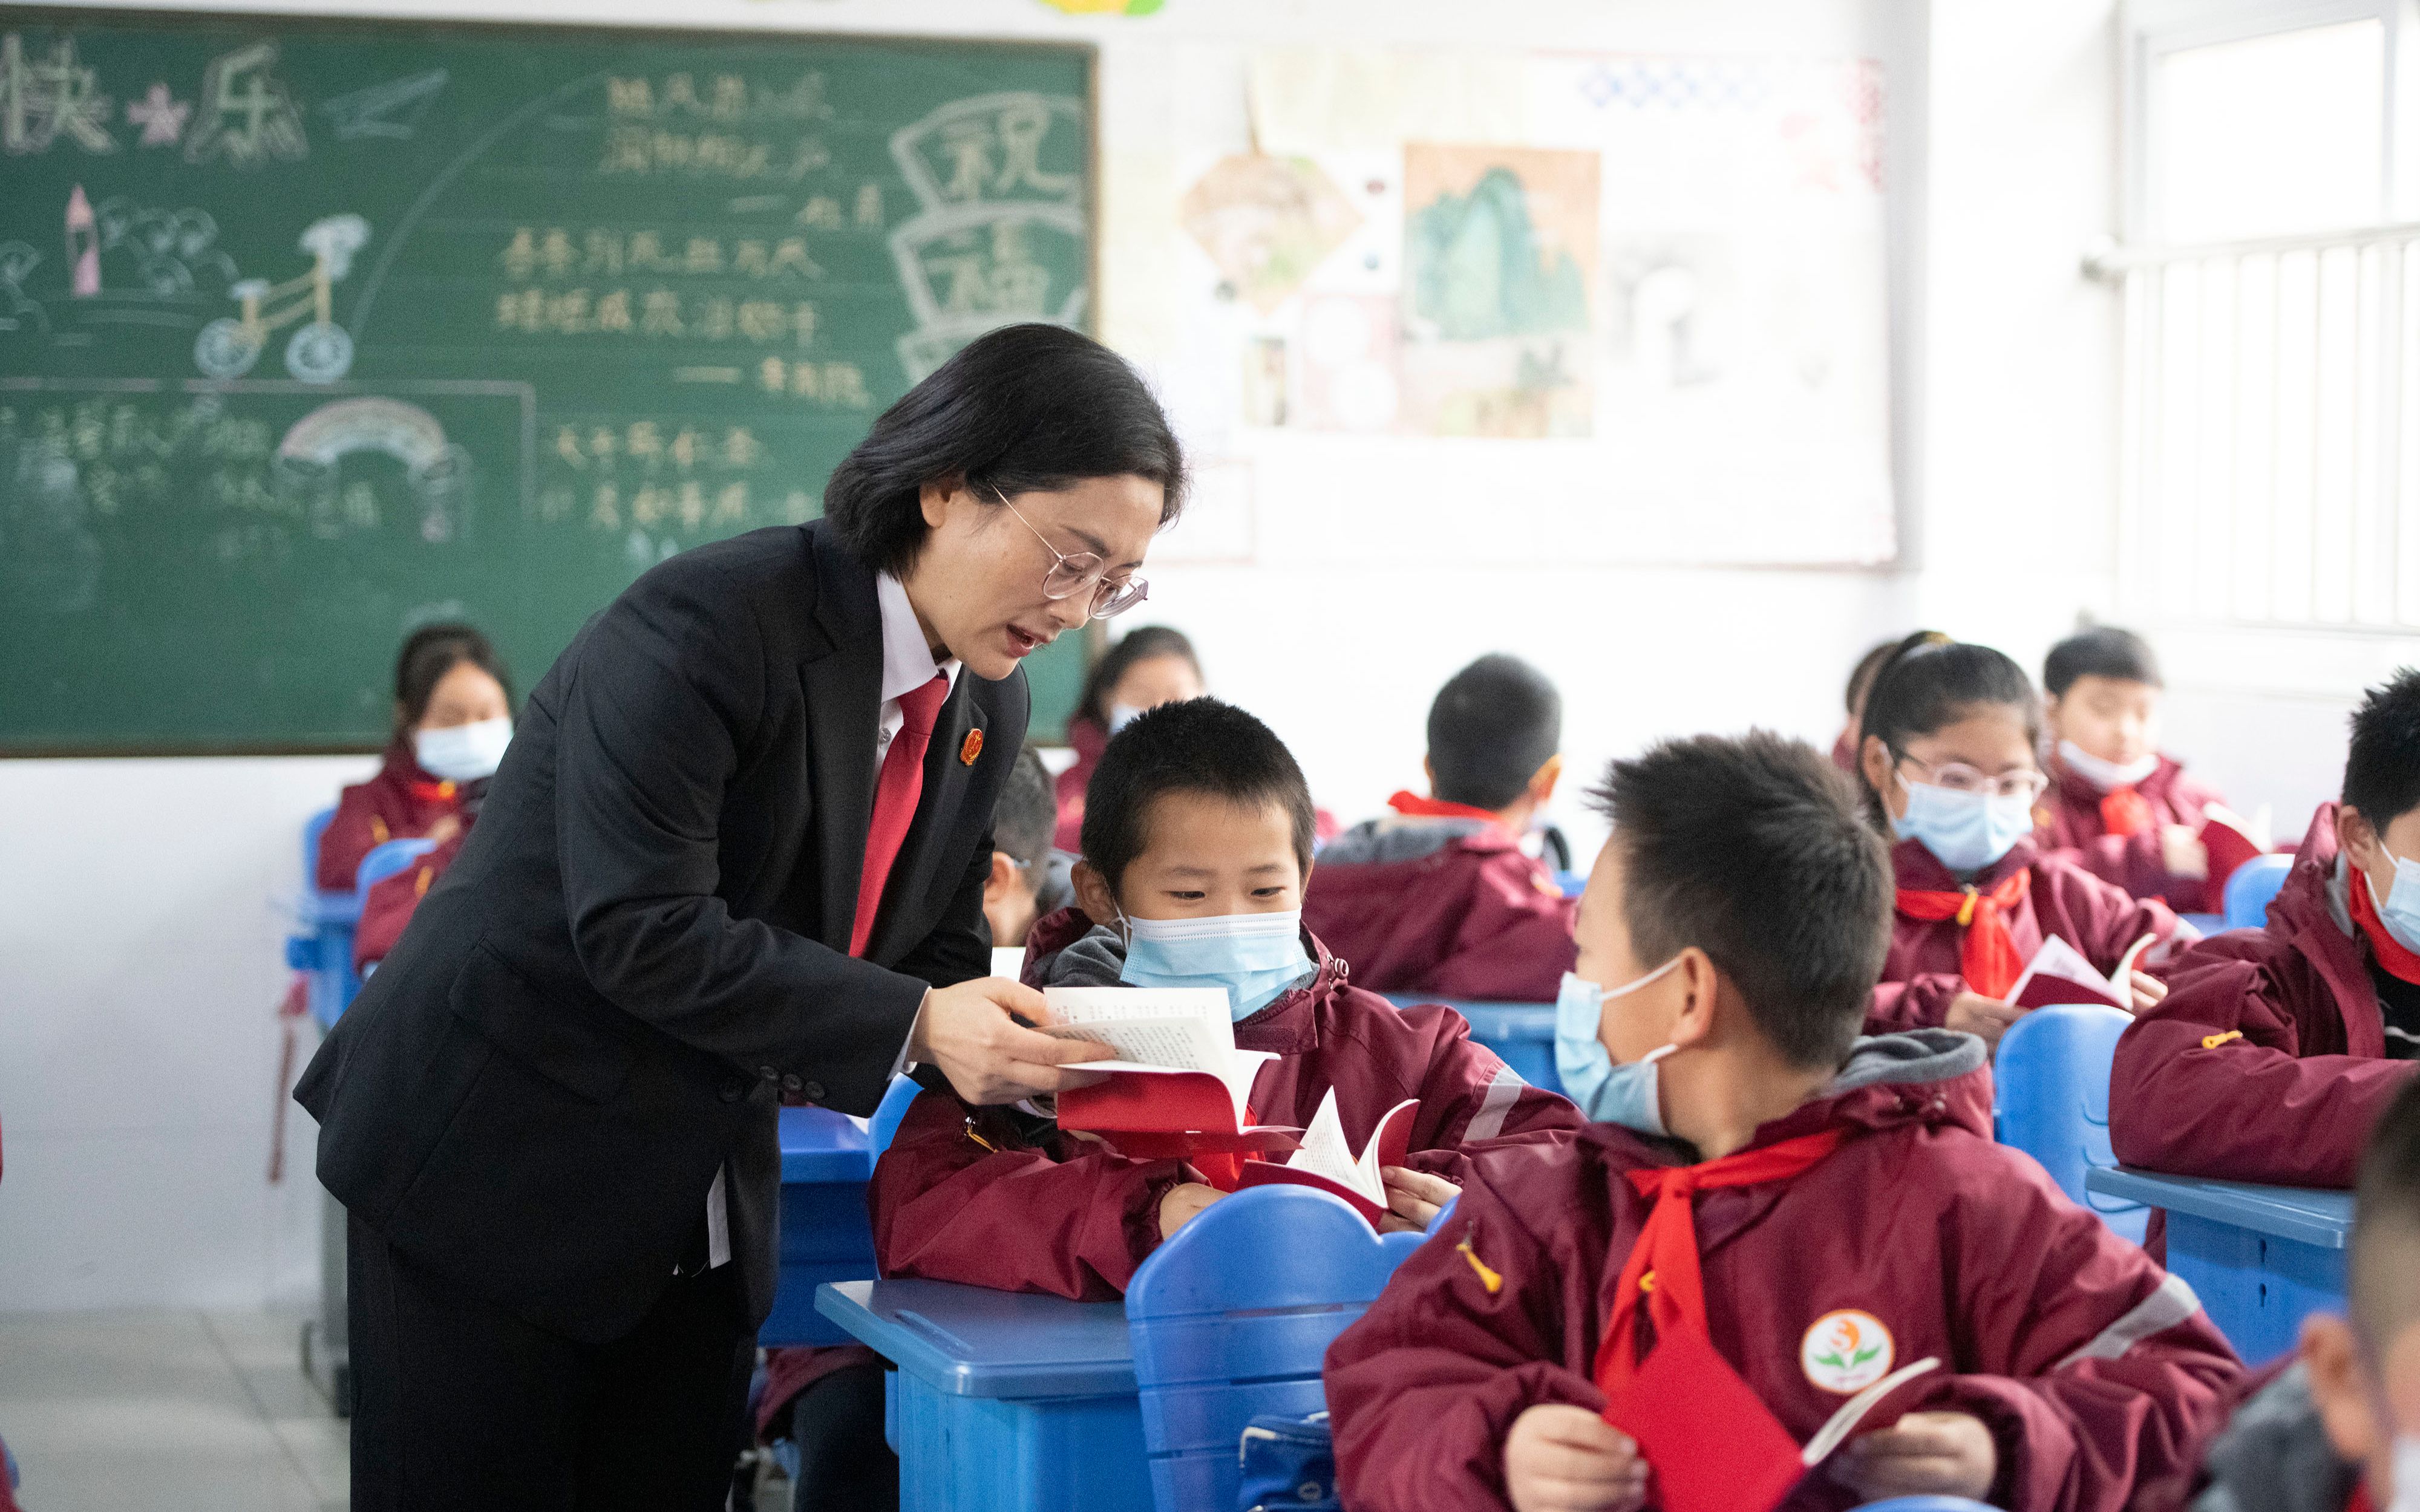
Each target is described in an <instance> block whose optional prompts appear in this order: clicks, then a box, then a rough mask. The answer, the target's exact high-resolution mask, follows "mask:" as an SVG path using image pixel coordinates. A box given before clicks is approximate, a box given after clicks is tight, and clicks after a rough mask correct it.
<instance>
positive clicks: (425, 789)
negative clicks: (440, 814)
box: [403, 779, 462, 803]
mask: <svg viewBox="0 0 2420 1512" xmlns="http://www.w3.org/2000/svg"><path fill="white" fill-rule="evenodd" d="M403 788H404V791H405V792H407V793H409V794H411V795H412V796H413V797H414V798H417V799H419V800H420V801H421V802H422V803H451V802H453V801H454V798H455V795H458V794H459V793H460V792H461V791H462V789H461V784H459V783H458V782H455V781H452V780H450V779H448V780H443V781H437V782H421V781H416V780H415V781H411V782H406V783H405V784H404V785H403Z"/></svg>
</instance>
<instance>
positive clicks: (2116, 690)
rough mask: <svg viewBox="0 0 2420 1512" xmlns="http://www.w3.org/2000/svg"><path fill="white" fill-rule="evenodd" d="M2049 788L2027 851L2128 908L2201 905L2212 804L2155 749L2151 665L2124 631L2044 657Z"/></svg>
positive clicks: (2140, 642) (2109, 628) (2107, 628)
mask: <svg viewBox="0 0 2420 1512" xmlns="http://www.w3.org/2000/svg"><path fill="white" fill-rule="evenodd" d="M2042 690H2043V692H2045V693H2046V694H2048V695H2049V698H2048V700H2047V702H2046V704H2045V708H2044V712H2045V715H2046V717H2047V718H2048V720H2049V725H2050V738H2051V740H2052V742H2053V755H2052V757H2051V761H2050V778H2051V784H2050V788H2049V790H2048V791H2047V792H2045V793H2044V794H2043V795H2042V796H2041V801H2040V803H2038V804H2037V805H2035V808H2034V822H2035V824H2036V825H2037V826H2038V829H2037V833H2036V835H2035V837H2034V842H2035V844H2037V845H2038V846H2040V848H2041V849H2042V850H2044V851H2047V852H2050V853H2052V854H2054V855H2056V856H2061V857H2062V858H2065V859H2068V860H2071V861H2074V862H2075V863H2076V864H2077V865H2079V866H2081V867H2083V868H2084V869H2085V870H2086V871H2087V872H2091V873H2092V874H2093V875H2094V876H2097V877H2099V878H2101V880H2102V881H2103V882H2110V883H2115V884H2116V885H2117V886H2118V887H2123V888H2125V889H2126V891H2127V892H2129V893H2131V894H2133V896H2134V897H2137V898H2158V899H2160V900H2162V901H2163V902H2164V903H2167V905H2168V906H2169V907H2171V908H2174V909H2177V910H2179V911H2180V912H2192V911H2195V910H2198V909H2200V908H2201V907H2202V906H2203V904H2204V903H2205V902H2206V901H2207V893H2208V889H2209V877H2210V856H2209V854H2208V853H2207V852H2206V851H2205V850H2204V849H2203V847H2202V842H2201V839H2200V829H2201V823H2202V811H2203V810H2205V809H2207V808H2209V807H2210V806H2211V804H2213V803H2217V802H2220V801H2221V800H2220V798H2219V795H2218V794H2217V793H2216V792H2215V791H2214V790H2212V789H2211V788H2208V787H2205V786H2203V785H2202V784H2201V783H2199V782H2197V781H2195V780H2194V779H2192V778H2189V777H2187V776H2186V775H2185V771H2184V767H2183V765H2182V764H2180V763H2179V762H2178V761H2177V760H2176V759H2175V758H2174V757H2171V756H2165V755H2163V754H2162V753H2161V751H2160V748H2159V738H2160V736H2159V730H2160V697H2161V693H2162V691H2163V684H2162V683H2161V680H2160V664H2159V660H2158V658H2157V657H2155V656H2153V655H2152V654H2151V646H2150V642H2149V641H2147V640H2144V639H2143V638H2142V637H2141V636H2139V635H2136V634H2135V633H2134V632H2133V631H2132V630H2121V629H2118V627H2117V626H2115V625H2099V626H2095V627H2094V628H2092V629H2089V630H2085V631H2082V632H2081V633H2079V634H2076V635H2071V636H2069V637H2068V638H2067V639H2066V640H2062V641H2060V642H2059V643H2058V644H2056V645H2055V646H2053V647H2051V648H2050V656H2048V657H2047V658H2045V659H2044V660H2043V662H2042Z"/></svg>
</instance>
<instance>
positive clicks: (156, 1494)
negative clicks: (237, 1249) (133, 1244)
mask: <svg viewBox="0 0 2420 1512" xmlns="http://www.w3.org/2000/svg"><path fill="white" fill-rule="evenodd" d="M301 1327H302V1319H300V1318H294V1317H287V1316H284V1315H271V1314H263V1313H196V1312H112V1313H7V1314H0V1439H6V1440H7V1441H8V1447H9V1448H10V1449H11V1450H13V1451H14V1452H15V1454H16V1456H17V1460H18V1464H19V1466H20V1468H21V1469H22V1470H23V1473H24V1484H23V1486H22V1487H21V1488H20V1489H19V1491H18V1495H19V1497H20V1498H21V1499H22V1500H23V1503H24V1504H25V1507H26V1512H87V1509H88V1512H149V1509H151V1508H155V1507H156V1508H159V1509H160V1512H172V1509H173V1512H326V1509H330V1508H342V1507H347V1506H349V1504H350V1498H349V1493H348V1490H347V1481H348V1476H349V1468H348V1467H349V1460H350V1446H349V1441H348V1438H347V1434H346V1429H345V1425H344V1423H343V1421H342V1420H340V1419H338V1418H336V1417H334V1416H332V1415H331V1414H330V1413H329V1412H328V1408H327V1404H326V1402H325V1401H323V1400H322V1399H321V1398H320V1397H319V1396H318V1393H316V1392H315V1391H313V1390H312V1389H311V1385H310V1383H309V1382H308V1381H306V1380H305V1379H304V1378H303V1375H302V1366H301V1364H300V1356H299V1354H298V1352H297V1349H298V1345H297V1339H298V1336H299V1332H300V1330H301Z"/></svg>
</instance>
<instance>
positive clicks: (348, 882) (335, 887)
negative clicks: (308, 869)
mask: <svg viewBox="0 0 2420 1512" xmlns="http://www.w3.org/2000/svg"><path fill="white" fill-rule="evenodd" d="M460 791H461V788H460V784H458V783H455V782H446V781H442V780H440V779H437V778H434V777H431V776H429V775H428V773H427V772H425V771H423V770H421V766H420V764H419V763H418V762H417V761H414V760H413V759H412V755H411V742H410V741H408V740H405V739H402V738H400V737H398V738H397V739H396V740H395V741H394V742H393V743H392V744H390V745H389V746H388V747H387V748H386V760H385V761H384V763H383V764H380V767H379V769H378V772H377V775H375V776H373V777H372V778H371V779H369V780H368V781H366V782H356V783H354V784H353V785H351V786H350V787H348V788H347V789H345V791H344V794H343V795H342V796H341V797H339V798H337V800H336V816H335V817H334V819H331V820H329V821H328V827H327V829H326V830H325V831H324V832H323V833H322V834H321V835H320V836H319V876H318V885H319V887H321V888H323V889H325V890H327V891H330V892H350V891H352V890H353V874H354V873H355V872H359V871H360V870H361V867H362V857H363V856H367V855H368V854H369V853H370V852H371V851H373V850H375V849H377V848H378V847H379V846H380V845H383V844H385V843H386V842H387V841H391V840H411V839H414V838H416V837H418V836H421V835H426V834H427V833H428V829H429V826H430V825H434V824H436V823H437V821H438V820H440V819H442V818H443V817H445V816H446V815H447V814H450V813H454V812H456V811H458V809H459V807H460V802H459V798H460Z"/></svg>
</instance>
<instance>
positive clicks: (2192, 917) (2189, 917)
mask: <svg viewBox="0 0 2420 1512" xmlns="http://www.w3.org/2000/svg"><path fill="white" fill-rule="evenodd" d="M2177 917H2178V918H2181V919H2183V920H2184V921H2185V922H2186V923H2188V924H2191V925H2192V926H2193V927H2194V933H2196V934H2198V935H2200V936H2201V937H2202V938H2203V939H2205V940H2206V939H2209V938H2210V937H2211V935H2213V934H2216V933H2219V932H2220V931H2222V930H2224V929H2226V915H2225V914H2179V915H2178V916H2177Z"/></svg>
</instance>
